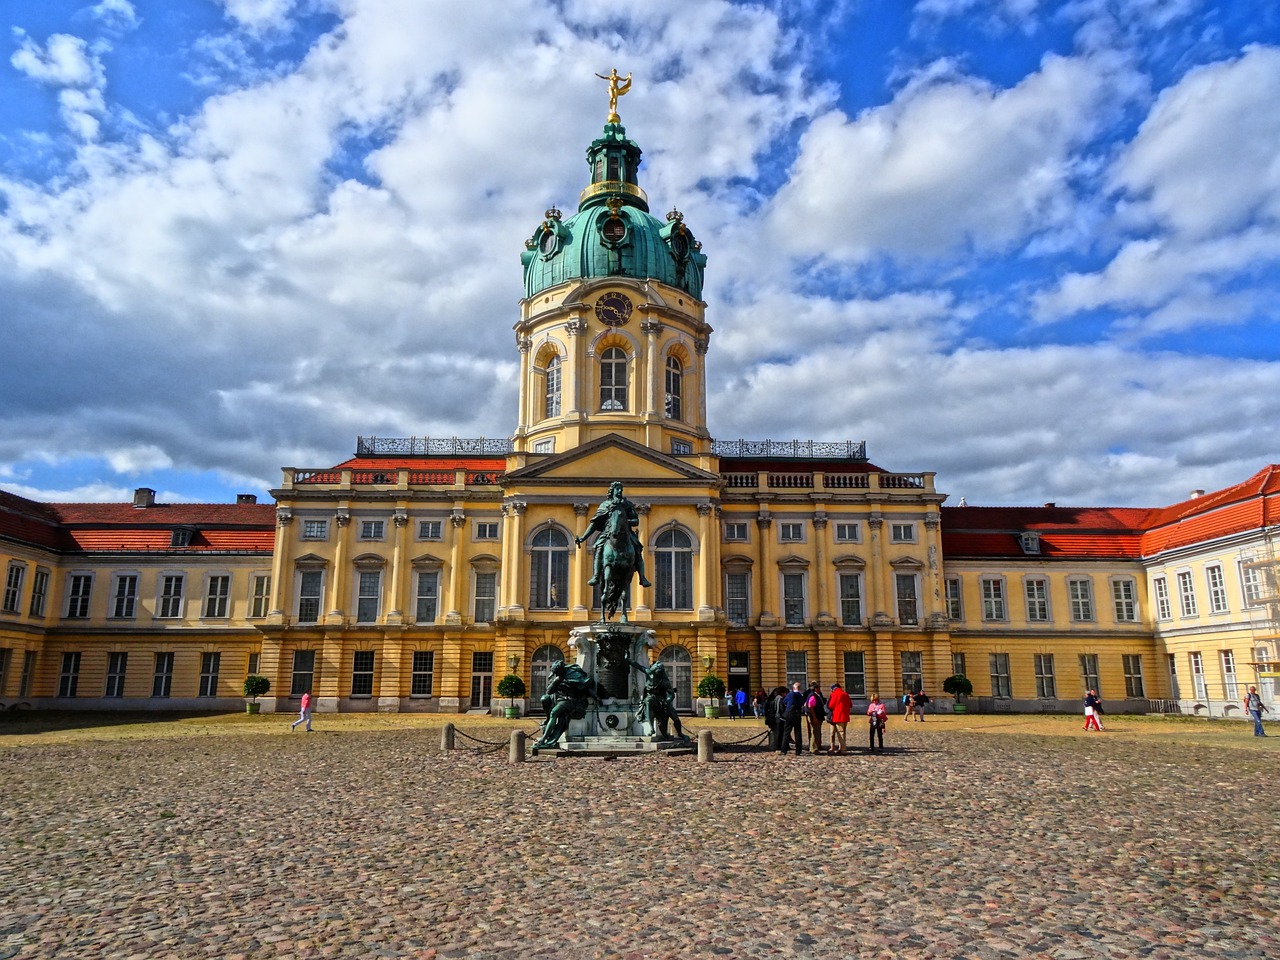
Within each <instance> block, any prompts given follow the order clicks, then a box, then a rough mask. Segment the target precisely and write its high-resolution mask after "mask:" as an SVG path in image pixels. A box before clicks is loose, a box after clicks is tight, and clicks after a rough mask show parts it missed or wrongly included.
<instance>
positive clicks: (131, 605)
mask: <svg viewBox="0 0 1280 960" xmlns="http://www.w3.org/2000/svg"><path fill="white" fill-rule="evenodd" d="M137 608H138V578H137V576H136V575H135V574H131V573H122V574H120V575H119V576H118V577H116V588H115V590H113V591H112V592H111V616H113V617H115V618H117V619H121V620H130V619H132V618H133V616H134V614H135V613H136V611H137Z"/></svg>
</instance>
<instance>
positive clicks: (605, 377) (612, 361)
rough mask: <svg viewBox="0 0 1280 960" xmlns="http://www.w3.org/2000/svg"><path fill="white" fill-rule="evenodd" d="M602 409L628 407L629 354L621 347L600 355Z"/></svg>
mask: <svg viewBox="0 0 1280 960" xmlns="http://www.w3.org/2000/svg"><path fill="white" fill-rule="evenodd" d="M600 409H601V410H625V409H627V355H626V354H625V353H623V352H622V350H621V349H620V348H619V347H610V348H609V349H608V350H606V351H605V352H604V354H603V355H602V356H601V357H600Z"/></svg>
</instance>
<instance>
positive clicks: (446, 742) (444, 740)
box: [440, 723, 453, 753]
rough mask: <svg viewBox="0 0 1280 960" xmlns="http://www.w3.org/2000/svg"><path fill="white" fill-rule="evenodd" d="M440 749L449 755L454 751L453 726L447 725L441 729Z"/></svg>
mask: <svg viewBox="0 0 1280 960" xmlns="http://www.w3.org/2000/svg"><path fill="white" fill-rule="evenodd" d="M440 749H441V750H443V751H444V752H445V753H448V752H449V751H450V750H452V749H453V724H452V723H446V724H445V725H444V726H443V727H441V728H440Z"/></svg>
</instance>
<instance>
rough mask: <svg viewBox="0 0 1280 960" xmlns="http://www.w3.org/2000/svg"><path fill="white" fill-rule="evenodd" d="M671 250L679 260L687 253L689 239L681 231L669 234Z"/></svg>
mask: <svg viewBox="0 0 1280 960" xmlns="http://www.w3.org/2000/svg"><path fill="white" fill-rule="evenodd" d="M671 252H672V253H674V254H675V255H676V257H677V258H678V259H680V260H683V259H684V258H685V257H687V256H688V255H689V239H688V237H686V236H685V235H684V234H683V233H679V232H677V233H673V234H672V235H671Z"/></svg>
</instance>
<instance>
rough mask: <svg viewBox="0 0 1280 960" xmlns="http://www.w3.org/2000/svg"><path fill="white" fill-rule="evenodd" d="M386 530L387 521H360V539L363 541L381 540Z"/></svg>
mask: <svg viewBox="0 0 1280 960" xmlns="http://www.w3.org/2000/svg"><path fill="white" fill-rule="evenodd" d="M385 528H386V521H385V520H361V521H360V539H361V540H381V539H382V536H383V531H384V529H385Z"/></svg>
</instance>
